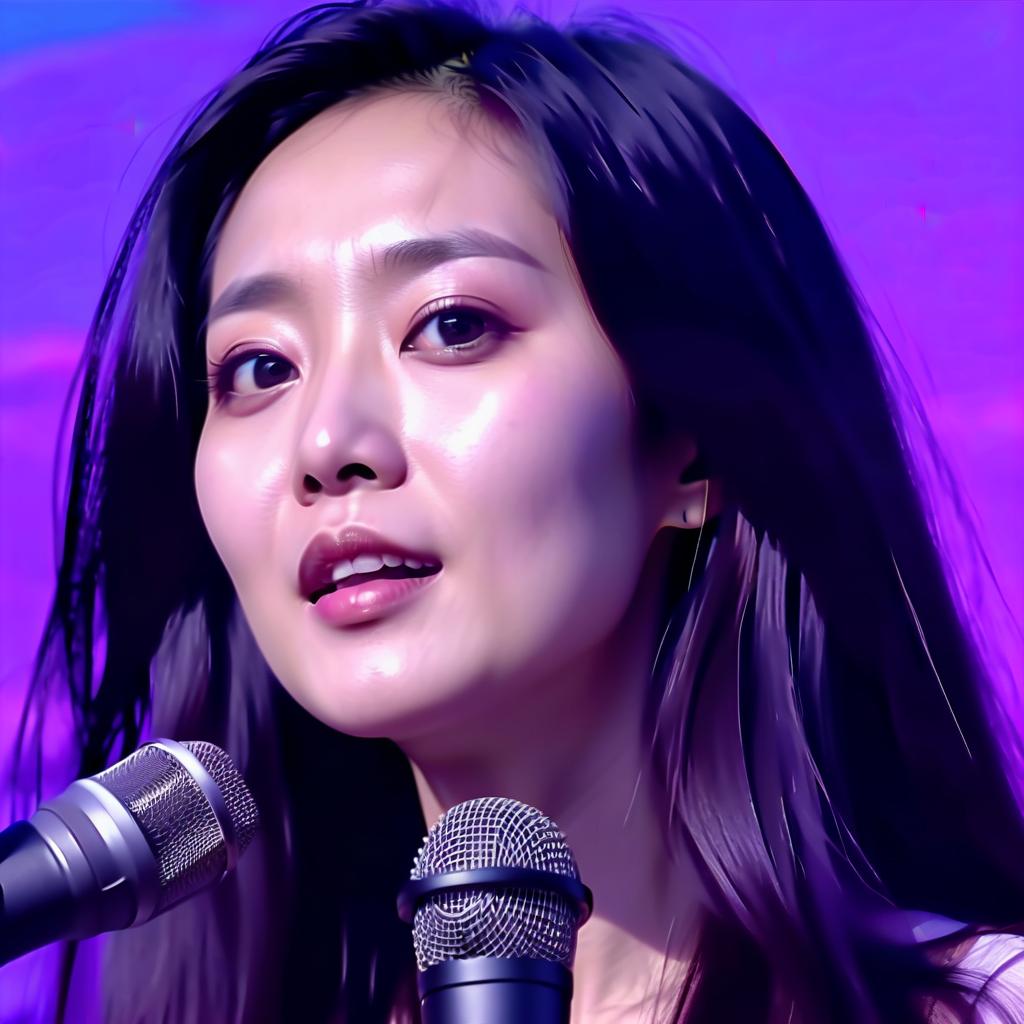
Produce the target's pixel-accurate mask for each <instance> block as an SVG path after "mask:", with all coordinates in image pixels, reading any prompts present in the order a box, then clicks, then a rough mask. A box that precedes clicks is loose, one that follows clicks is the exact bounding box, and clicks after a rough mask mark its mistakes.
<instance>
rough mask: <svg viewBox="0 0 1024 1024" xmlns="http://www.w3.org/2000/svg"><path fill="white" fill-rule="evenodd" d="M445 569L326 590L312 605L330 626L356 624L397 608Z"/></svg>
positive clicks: (411, 598) (418, 593) (413, 596)
mask: <svg viewBox="0 0 1024 1024" xmlns="http://www.w3.org/2000/svg"><path fill="white" fill-rule="evenodd" d="M442 571H443V570H440V569H439V570H438V571H437V572H435V573H434V574H433V576H416V577H410V578H409V579H406V580H369V581H368V582H366V583H360V584H357V585H356V586H354V587H344V588H343V589H341V590H335V591H333V592H332V593H330V594H325V595H324V596H323V597H321V598H320V600H319V601H317V603H316V604H314V605H312V608H313V611H314V612H315V613H316V614H317V615H318V616H319V617H320V619H322V620H323V621H324V622H326V623H327V624H328V625H329V626H354V625H357V624H359V623H361V622H369V621H371V620H373V619H377V618H379V617H380V616H382V615H386V614H388V613H390V612H393V611H397V609H399V608H402V607H404V606H405V605H407V604H408V603H409V602H410V601H412V600H414V599H415V598H416V597H418V596H419V595H420V594H421V593H422V592H423V591H424V590H425V589H426V588H427V587H429V586H430V584H431V583H433V582H434V580H436V579H437V577H438V576H440V575H441V572H442Z"/></svg>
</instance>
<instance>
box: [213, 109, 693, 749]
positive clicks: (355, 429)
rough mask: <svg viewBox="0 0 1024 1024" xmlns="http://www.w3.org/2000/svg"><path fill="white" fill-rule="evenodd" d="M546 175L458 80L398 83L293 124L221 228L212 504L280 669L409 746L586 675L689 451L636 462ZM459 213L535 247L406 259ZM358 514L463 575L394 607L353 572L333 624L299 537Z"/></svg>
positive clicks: (621, 400)
mask: <svg viewBox="0 0 1024 1024" xmlns="http://www.w3.org/2000/svg"><path fill="white" fill-rule="evenodd" d="M495 137H496V138H497V136H495ZM511 144H512V140H511V139H505V145H506V148H507V147H508V146H509V145H511ZM520 158H521V159H520V165H519V166H520V167H523V166H526V167H529V164H528V162H527V158H526V156H525V154H520ZM539 195H540V193H539V191H538V190H537V189H536V188H535V187H534V184H533V178H532V177H527V176H526V175H524V174H523V173H522V171H521V170H516V169H514V168H513V167H511V166H509V165H508V164H507V163H505V162H504V161H503V160H501V159H500V158H499V157H498V156H496V155H495V153H494V152H493V151H492V150H491V149H490V148H489V147H488V146H487V145H485V144H483V143H482V142H481V141H480V139H479V138H471V137H467V134H466V132H465V130H463V129H460V128H458V127H456V123H455V122H454V121H452V120H451V115H450V113H449V112H448V110H447V108H446V107H445V106H444V104H443V103H441V102H439V101H438V100H437V98H435V97H428V96H424V95H414V94H408V93H402V94H393V95H387V96H384V97H377V98H375V99H373V100H369V101H367V100H365V99H364V100H360V101H357V102H355V103H351V102H349V103H346V104H341V105H339V106H338V107H336V108H334V109H332V110H330V111H327V112H325V113H324V114H321V115H320V116H318V117H317V118H315V119H314V120H313V121H311V122H310V123H309V124H307V125H306V126H304V127H303V128H301V129H300V130H299V131H297V132H296V133H295V134H293V135H291V136H290V137H289V138H288V139H287V140H286V141H285V142H284V143H282V144H281V145H280V146H279V147H278V148H277V149H276V150H274V151H273V152H272V153H271V154H270V156H269V157H268V158H267V159H266V160H265V161H264V163H263V164H262V165H261V166H260V168H259V169H258V170H257V171H256V173H255V174H254V175H253V177H252V179H251V180H250V181H249V182H248V184H247V185H246V187H245V189H244V191H243V192H242V194H241V196H240V198H239V201H238V203H237V205H236V206H235V208H234V209H233V211H232V213H231V215H230V217H229V219H228V220H227V223H226V225H225V228H224V231H223V234H222V237H221V239H220V241H219V244H218V247H217V251H216V254H215V263H214V268H213V278H212V291H211V303H212V307H211V320H210V326H209V331H208V335H207V341H206V343H207V356H208V360H210V361H215V362H219V363H223V362H224V361H225V359H226V358H228V357H229V356H230V357H231V359H232V360H233V364H232V366H233V368H232V367H231V366H229V367H228V370H230V372H226V373H225V374H224V380H223V383H224V385H225V386H226V388H227V389H228V390H227V392H226V393H225V394H223V395H222V396H221V397H220V398H218V399H215V398H213V397H211V402H210V406H209V410H208V414H207V417H206V421H205V424H204V428H203V433H202V438H201V442H200V445H199V451H198V455H197V459H196V467H195V481H196V487H197V490H198V497H199V502H200V506H201V509H202V514H203V518H204V521H205V523H206V527H207V529H208V531H209V534H210V537H211V539H212V541H213V543H214V545H215V546H216V548H217V551H218V553H219V555H220V557H221V558H222V560H223V562H224V565H225V567H226V569H227V571H228V573H229V574H230V576H231V579H232V581H233V583H234V586H235V588H236V590H237V593H238V597H239V599H240V601H241V604H242V607H243V610H244V612H245V614H246V617H247V620H248V622H249V624H250V626H251V628H252V630H253V633H254V635H255V637H256V640H257V642H258V644H259V646H260V648H261V650H262V652H263V654H264V656H265V657H266V659H267V662H268V664H269V665H270V667H271V669H272V670H273V672H274V673H275V675H276V676H277V677H278V679H280V681H281V682H282V684H283V685H284V686H285V687H286V688H287V689H288V690H289V692H290V693H291V694H292V695H293V696H294V697H295V698H296V699H297V700H298V701H299V702H300V703H301V704H302V705H303V706H304V707H305V708H306V709H307V710H309V711H310V712H311V713H312V714H314V715H315V716H316V717H317V718H319V719H321V720H322V721H324V722H326V723H328V724H329V725H331V726H333V727H334V728H337V729H339V730H341V731H344V732H348V733H351V734H354V735H362V736H388V737H390V738H392V739H395V740H397V741H399V742H401V741H402V740H403V739H406V740H409V739H413V738H422V737H429V736H432V735H437V734H440V733H442V732H443V731H444V730H445V729H446V728H447V727H452V726H459V727H462V728H464V727H465V726H467V725H468V724H471V723H473V722H482V721H487V720H494V719H495V716H498V718H499V719H500V716H501V714H502V711H503V709H506V710H509V711H511V710H512V709H513V708H515V707H516V706H521V703H522V702H523V701H524V700H525V701H528V700H530V699H532V697H531V693H530V690H531V687H533V688H534V690H535V692H534V694H533V696H537V692H538V690H537V688H540V687H546V686H549V685H551V680H552V679H558V678H564V679H566V680H568V679H570V678H574V676H573V672H572V668H573V667H574V666H577V665H578V664H579V663H580V662H581V660H583V659H587V658H593V655H594V651H595V650H596V649H599V648H600V646H601V645H603V644H606V643H609V642H610V640H611V638H612V637H613V635H614V631H615V629H616V625H617V623H618V622H619V620H620V619H621V617H622V616H623V614H624V612H625V611H626V609H627V608H628V606H629V602H630V598H631V595H632V594H633V592H634V588H635V587H636V585H637V582H638V578H639V576H640V572H641V568H642V565H643V562H644V558H645V555H646V554H647V551H648V548H649V545H650V542H651V540H652V538H653V536H654V534H655V532H656V530H657V528H658V520H659V518H660V515H661V513H662V511H663V509H662V508H661V504H660V503H661V499H662V497H663V496H664V494H665V493H666V491H665V484H666V483H667V482H668V480H669V478H670V474H662V475H661V477H664V480H662V483H659V479H661V477H659V476H658V475H657V474H655V473H654V472H653V471H652V468H651V467H648V466H647V465H646V459H645V460H644V464H643V465H641V462H640V460H639V459H638V457H637V453H636V451H635V445H634V416H633V408H632V402H631V397H630V392H629V387H628V384H627V378H626V373H625V370H624V367H623V364H622V362H621V360H620V358H619V356H618V355H617V354H616V352H615V351H614V350H613V348H612V346H611V345H610V343H609V341H608V340H607V338H606V337H605V336H604V335H603V334H602V332H601V330H600V328H599V327H598V325H597V323H596V322H595V320H594V319H593V317H592V314H591V312H590V309H589V305H588V303H587V300H586V297H585V295H584V294H583V292H582V291H581V288H580V286H579V284H578V282H577V279H576V276H575V274H574V271H573V268H572V265H571V263H570V261H569V259H568V257H567V255H566V252H565V250H564V249H563V242H562V237H561V235H560V232H559V230H558V227H557V224H556V222H555V220H554V218H553V217H552V215H551V214H550V213H549V212H548V210H547V209H546V208H545V207H544V205H543V204H542V202H541V200H540V199H539ZM450 232H462V233H466V232H488V233H490V234H491V235H493V236H496V237H497V238H498V239H502V240H504V242H505V243H511V245H514V246H516V247H518V249H519V250H521V252H522V253H523V254H527V255H526V256H523V259H524V260H527V262H522V261H520V260H519V259H515V258H509V257H508V255H507V254H506V255H500V254H486V255H472V256H469V257H460V258H451V255H452V254H450V253H449V254H447V255H446V254H445V253H443V252H442V251H441V249H440V247H438V248H435V249H434V250H427V252H426V255H427V256H428V257H430V256H433V257H435V258H428V259H425V260H421V261H420V262H418V263H403V262H401V261H400V260H391V261H385V259H384V252H385V250H386V249H387V248H388V247H389V246H391V245H392V244H393V243H396V242H399V241H402V240H408V239H419V238H426V237H433V236H443V235H446V234H447V233H450ZM508 251H510V252H511V251H512V250H511V246H509V250H508ZM442 256H445V257H446V258H444V259H443V260H441V259H440V257H442ZM439 300H445V301H448V300H452V301H453V304H454V305H457V306H458V307H460V308H461V309H463V310H466V309H468V312H466V311H463V312H461V313H458V314H456V315H454V316H453V314H452V313H451V312H450V311H445V310H441V311H440V312H439V313H438V312H437V310H436V306H432V304H436V303H437V302H438V301H439ZM425 317H426V319H424V318H425ZM260 353H264V354H265V356H264V357H263V358H260V359H257V358H255V357H256V356H257V355H259V354H260ZM268 357H272V358H268ZM211 372H212V371H211ZM675 472H676V474H678V468H676V470H675ZM349 525H358V526H363V527H367V528H370V529H372V530H374V531H376V532H378V533H380V534H382V535H383V536H384V537H386V538H388V539H389V540H390V541H391V542H393V543H394V544H396V545H398V546H399V547H400V548H404V549H406V550H412V551H418V552H429V553H432V554H434V555H436V556H437V559H438V560H439V561H440V563H441V570H440V572H439V573H437V574H436V575H435V576H434V577H433V578H432V579H430V580H429V582H427V583H426V585H423V584H420V585H419V586H417V587H415V588H414V594H413V596H411V597H407V598H406V600H405V601H404V602H402V603H400V604H398V605H391V606H386V607H382V606H381V605H380V604H379V603H377V597H379V593H376V594H375V592H374V591H373V588H372V586H370V587H369V589H368V590H366V591H364V595H365V599H357V598H353V597H352V594H354V593H355V590H354V589H353V590H352V594H350V595H348V596H347V597H346V598H345V600H344V605H345V606H346V607H348V608H349V611H348V613H347V615H348V618H347V619H346V618H344V616H343V617H342V619H341V620H335V621H328V620H327V619H326V618H324V617H323V615H322V614H320V613H319V612H318V610H317V608H316V607H315V605H314V604H313V603H311V602H310V599H309V596H308V595H307V594H306V593H303V592H302V587H301V586H300V582H299V578H300V560H301V559H302V556H303V552H304V550H305V549H306V547H307V545H308V544H309V543H310V541H311V540H312V538H313V537H314V536H315V535H316V534H318V533H321V532H322V531H331V532H336V531H339V530H340V529H342V528H343V527H346V526H349ZM350 598H351V600H350ZM321 600H323V599H321ZM561 669H565V672H564V673H562V674H560V670H561ZM567 685H568V684H567Z"/></svg>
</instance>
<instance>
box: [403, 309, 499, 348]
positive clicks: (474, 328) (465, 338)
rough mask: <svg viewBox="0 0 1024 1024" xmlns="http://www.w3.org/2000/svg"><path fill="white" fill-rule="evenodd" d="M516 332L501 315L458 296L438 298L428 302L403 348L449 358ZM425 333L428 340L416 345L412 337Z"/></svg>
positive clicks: (424, 335) (425, 339)
mask: <svg viewBox="0 0 1024 1024" xmlns="http://www.w3.org/2000/svg"><path fill="white" fill-rule="evenodd" d="M512 333H514V332H513V329H512V328H511V327H510V326H509V325H508V324H507V323H505V321H504V320H502V319H501V317H499V316H496V315H495V314H494V313H490V312H487V311H486V310H483V309H478V308H477V307H476V306H471V305H467V304H466V303H465V302H464V301H463V300H461V299H459V298H457V297H456V298H451V297H449V298H444V299H437V300H436V301H435V302H432V303H431V304H430V305H429V306H427V308H426V310H425V311H424V315H423V316H422V317H421V318H420V319H419V321H418V323H417V324H416V326H415V327H414V328H413V329H412V330H411V331H410V332H409V336H408V338H407V339H406V340H405V341H404V342H403V343H402V351H403V352H404V351H406V350H407V349H409V350H413V351H419V352H430V353H432V354H433V353H439V354H442V355H444V357H445V358H454V357H457V356H458V355H459V354H461V353H464V352H470V351H475V350H477V349H481V348H484V347H486V346H487V345H488V344H491V343H493V342H495V341H503V340H504V339H505V338H507V337H508V336H509V335H510V334H512ZM421 335H422V337H423V338H424V344H421V345H420V346H419V347H414V346H413V344H412V341H413V340H414V339H416V338H418V337H420V336H421ZM447 353H451V355H447Z"/></svg>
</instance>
